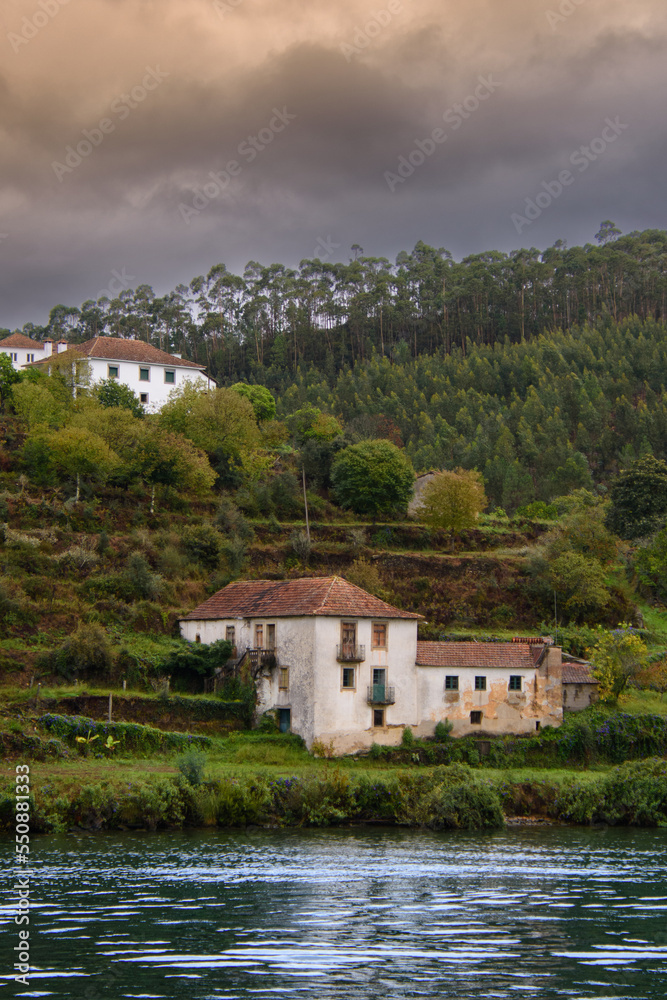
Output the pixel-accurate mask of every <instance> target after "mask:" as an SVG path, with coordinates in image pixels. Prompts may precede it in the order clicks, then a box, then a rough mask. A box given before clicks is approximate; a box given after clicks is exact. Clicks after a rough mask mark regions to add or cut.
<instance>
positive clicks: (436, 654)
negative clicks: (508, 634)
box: [417, 642, 535, 670]
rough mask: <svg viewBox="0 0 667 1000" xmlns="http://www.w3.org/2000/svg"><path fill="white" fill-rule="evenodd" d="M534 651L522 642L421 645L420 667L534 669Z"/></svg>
mask: <svg viewBox="0 0 667 1000" xmlns="http://www.w3.org/2000/svg"><path fill="white" fill-rule="evenodd" d="M534 649H535V647H534V646H529V645H528V644H527V643H520V642H418V643H417V665H418V666H423V667H452V668H455V667H479V668H480V670H482V669H486V668H491V667H502V668H504V669H505V670H532V669H533V668H534V667H535V658H534V656H533V651H534Z"/></svg>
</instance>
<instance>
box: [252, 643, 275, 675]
mask: <svg viewBox="0 0 667 1000" xmlns="http://www.w3.org/2000/svg"><path fill="white" fill-rule="evenodd" d="M245 655H246V656H247V658H248V659H249V660H250V665H251V666H252V668H253V669H256V668H258V667H262V668H263V669H265V670H273V668H274V667H275V665H276V664H277V662H278V659H277V656H276V651H275V649H251V648H250V647H248V648H247V649H246V651H245Z"/></svg>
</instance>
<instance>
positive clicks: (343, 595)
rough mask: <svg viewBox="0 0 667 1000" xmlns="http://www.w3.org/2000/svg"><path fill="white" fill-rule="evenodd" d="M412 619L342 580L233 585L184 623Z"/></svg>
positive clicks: (200, 607)
mask: <svg viewBox="0 0 667 1000" xmlns="http://www.w3.org/2000/svg"><path fill="white" fill-rule="evenodd" d="M304 615H326V616H327V617H333V618H346V617H350V618H412V619H414V620H417V619H418V618H422V617H423V616H422V615H415V614H411V613H410V612H409V611H399V610H398V608H393V607H392V606H391V604H385V602H384V601H381V600H380V599H379V598H377V597H373V596H372V594H367V593H366V591H365V590H361V588H360V587H355V585H354V584H353V583H348V582H347V580H343V579H341V578H340V577H339V576H325V577H306V578H304V579H300V580H246V581H238V582H237V583H230V584H228V585H227V586H226V587H223V589H222V590H219V591H218V593H217V594H214V595H213V597H209V599H208V600H207V601H204V603H203V604H200V605H199V607H198V608H195V609H194V611H191V612H190V614H189V615H186V616H185V618H184V619H182V620H183V621H188V620H190V621H193V620H194V621H201V620H203V619H211V618H212V619H218V618H293V617H294V618H296V617H302V616H304Z"/></svg>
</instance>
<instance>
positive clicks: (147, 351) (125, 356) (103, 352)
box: [34, 337, 204, 372]
mask: <svg viewBox="0 0 667 1000" xmlns="http://www.w3.org/2000/svg"><path fill="white" fill-rule="evenodd" d="M70 353H75V354H77V355H84V357H87V358H103V359H104V360H105V361H134V362H135V363H139V364H141V363H142V362H143V363H145V364H154V365H169V367H170V368H198V369H199V370H200V371H202V372H203V370H204V365H198V364H196V363H195V362H194V361H186V360H184V359H183V358H177V357H176V356H175V355H173V354H167V352H166V351H161V350H159V349H158V348H157V347H153V345H152V344H147V343H145V341H143V340H127V339H125V338H123V337H94V338H93V340H87V341H86V342H85V343H84V344H72V345H71V347H69V348H68V349H67V351H63V352H62V353H61V354H59V355H58V357H63V356H64V355H65V354H70ZM49 361H50V358H42V360H41V361H35V362H34V363H35V364H36V365H46V364H48V362H49Z"/></svg>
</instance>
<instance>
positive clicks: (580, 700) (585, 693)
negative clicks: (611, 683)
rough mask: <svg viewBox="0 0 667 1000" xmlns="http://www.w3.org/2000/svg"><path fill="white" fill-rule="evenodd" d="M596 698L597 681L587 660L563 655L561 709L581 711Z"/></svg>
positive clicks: (592, 703)
mask: <svg viewBox="0 0 667 1000" xmlns="http://www.w3.org/2000/svg"><path fill="white" fill-rule="evenodd" d="M597 700H598V682H597V681H596V680H595V678H594V677H593V674H592V673H591V665H590V663H589V662H588V660H578V659H576V657H574V656H568V655H567V654H564V655H563V711H564V712H583V710H584V709H585V708H589V707H590V706H591V705H594V704H595V702H596V701H597Z"/></svg>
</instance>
